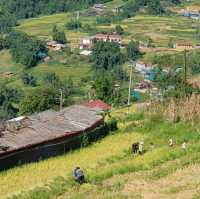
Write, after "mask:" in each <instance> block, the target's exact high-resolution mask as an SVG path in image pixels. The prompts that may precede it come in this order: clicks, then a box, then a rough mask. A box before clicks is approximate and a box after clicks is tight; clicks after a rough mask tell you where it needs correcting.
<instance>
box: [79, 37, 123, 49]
mask: <svg viewBox="0 0 200 199" xmlns="http://www.w3.org/2000/svg"><path fill="white" fill-rule="evenodd" d="M98 41H104V42H106V41H108V42H114V43H117V44H119V45H121V44H122V37H121V36H120V35H117V34H96V35H94V36H92V37H87V38H83V39H82V40H81V44H80V49H91V48H92V46H93V45H94V44H95V43H96V42H98Z"/></svg>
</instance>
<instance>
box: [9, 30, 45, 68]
mask: <svg viewBox="0 0 200 199" xmlns="http://www.w3.org/2000/svg"><path fill="white" fill-rule="evenodd" d="M6 40H7V41H8V44H9V47H10V52H11V54H12V57H13V59H14V60H15V62H16V63H21V64H23V65H25V66H26V67H33V66H35V65H36V64H37V63H38V62H39V61H40V60H41V59H42V57H41V54H47V49H46V46H45V44H44V42H42V41H40V40H38V39H35V38H33V37H30V36H28V35H27V34H25V33H23V32H19V31H13V32H11V33H10V34H9V35H8V36H7V37H6Z"/></svg>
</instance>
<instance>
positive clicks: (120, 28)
mask: <svg viewBox="0 0 200 199" xmlns="http://www.w3.org/2000/svg"><path fill="white" fill-rule="evenodd" d="M115 31H116V33H117V34H118V35H123V34H124V29H123V28H122V27H121V26H120V25H117V26H116V27H115Z"/></svg>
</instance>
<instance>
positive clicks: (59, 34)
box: [52, 25, 67, 44]
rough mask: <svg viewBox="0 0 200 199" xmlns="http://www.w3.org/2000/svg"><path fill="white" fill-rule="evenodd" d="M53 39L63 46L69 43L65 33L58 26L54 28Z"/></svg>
mask: <svg viewBox="0 0 200 199" xmlns="http://www.w3.org/2000/svg"><path fill="white" fill-rule="evenodd" d="M52 37H53V40H54V41H57V42H58V43H61V44H65V43H67V38H66V36H65V32H64V31H60V30H58V28H57V26H56V25H55V26H54V27H53V35H52Z"/></svg>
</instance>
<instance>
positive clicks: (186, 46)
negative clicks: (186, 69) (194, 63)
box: [174, 43, 194, 50]
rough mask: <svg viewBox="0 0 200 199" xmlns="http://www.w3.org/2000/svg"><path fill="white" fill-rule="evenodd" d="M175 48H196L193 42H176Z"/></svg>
mask: <svg viewBox="0 0 200 199" xmlns="http://www.w3.org/2000/svg"><path fill="white" fill-rule="evenodd" d="M174 48H175V49H177V50H191V49H193V48H194V46H193V44H192V43H176V44H174Z"/></svg>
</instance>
